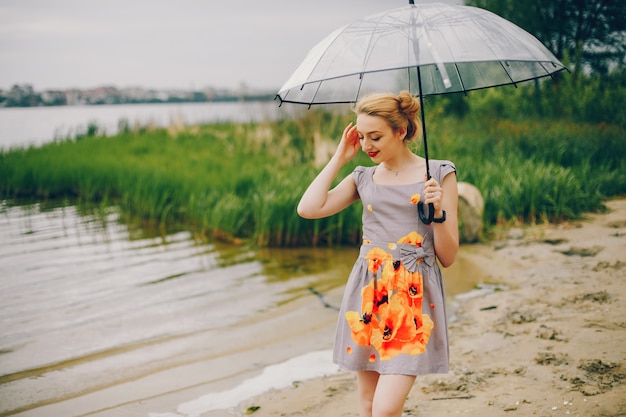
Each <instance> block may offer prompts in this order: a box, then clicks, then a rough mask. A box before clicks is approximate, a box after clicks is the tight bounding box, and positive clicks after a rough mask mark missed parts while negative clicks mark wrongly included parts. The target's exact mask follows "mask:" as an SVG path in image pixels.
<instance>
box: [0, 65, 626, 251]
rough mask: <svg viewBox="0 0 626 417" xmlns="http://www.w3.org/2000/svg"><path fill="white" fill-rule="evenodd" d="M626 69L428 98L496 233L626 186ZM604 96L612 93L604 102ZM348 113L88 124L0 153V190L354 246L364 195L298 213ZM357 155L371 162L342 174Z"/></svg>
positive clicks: (437, 154) (227, 234) (431, 129)
mask: <svg viewBox="0 0 626 417" xmlns="http://www.w3.org/2000/svg"><path fill="white" fill-rule="evenodd" d="M625 78H626V77H625V76H624V75H623V74H621V75H619V74H618V75H617V76H615V78H614V81H615V82H614V83H612V84H611V87H610V88H608V87H604V88H592V87H591V86H593V85H600V87H602V86H604V85H606V84H604V83H600V82H599V81H598V80H596V79H594V78H589V79H586V80H584V83H585V84H583V85H581V84H580V83H581V82H582V81H580V80H578V81H576V83H577V84H576V85H573V82H572V84H571V85H570V84H569V83H570V82H569V81H562V82H561V83H545V84H542V85H540V84H537V85H533V84H532V83H531V84H530V85H528V86H527V87H525V88H519V89H514V88H510V89H509V88H506V87H502V88H497V89H490V90H485V91H479V92H473V93H471V94H470V95H469V96H468V97H467V98H465V97H463V96H450V97H446V96H443V97H437V98H428V99H427V101H426V115H427V126H428V138H429V151H430V156H431V158H433V159H450V160H453V161H454V162H455V163H456V165H457V168H458V180H459V181H465V182H469V183H472V184H474V185H475V186H477V187H478V188H479V189H480V190H481V192H482V193H483V196H484V198H485V203H486V206H485V214H484V220H485V224H486V228H487V229H489V228H490V227H492V226H494V225H496V224H511V223H516V222H544V221H551V222H558V221H562V220H565V219H574V218H578V217H580V216H581V215H583V214H584V213H585V212H590V211H596V210H600V209H602V202H603V201H604V200H606V199H607V198H611V197H614V196H623V195H626V140H625V136H624V128H625V127H626V121H625V120H624V115H623V110H622V109H624V108H626V105H625V101H626V100H625V97H626V82H625V81H624V80H625ZM583 92H584V94H583ZM607 94H610V95H611V97H612V102H611V103H605V102H603V101H602V100H600V99H598V96H597V95H600V96H602V95H607ZM596 108H599V110H597V109H596ZM612 109H615V110H612ZM353 118H354V116H353V115H351V114H339V113H331V112H328V111H324V110H319V109H313V110H310V111H308V112H306V113H305V115H304V116H303V117H302V118H299V119H297V120H280V121H277V122H267V123H256V124H229V123H219V124H212V125H206V126H194V127H189V128H185V129H183V130H178V131H176V130H174V128H170V129H152V128H149V127H144V128H141V129H136V130H132V129H130V128H126V129H125V130H124V131H123V132H122V133H120V134H119V135H116V136H113V137H102V136H100V135H99V134H98V129H97V127H94V126H92V127H91V128H90V129H89V130H88V131H87V132H86V133H85V134H83V135H81V136H80V137H76V138H71V139H67V140H64V141H58V142H55V143H51V144H47V145H45V146H42V147H38V148H28V149H12V150H9V151H4V152H2V153H0V178H1V179H2V182H1V183H0V199H2V200H5V201H6V202H7V203H8V204H16V203H18V201H24V199H26V200H31V201H32V200H36V201H56V200H59V199H61V200H63V199H65V200H66V201H68V202H69V203H72V204H73V203H78V204H79V205H80V206H81V207H100V208H106V207H110V206H116V207H119V209H120V212H121V213H122V216H123V219H124V220H125V221H127V222H128V223H129V224H132V225H140V226H141V227H142V228H144V229H152V230H155V231H157V232H159V233H167V232H171V231H174V230H181V229H186V230H191V231H193V232H194V233H195V234H196V236H198V237H206V238H208V239H215V238H217V239H224V240H227V241H238V240H240V239H243V240H246V241H248V242H250V243H252V244H255V245H259V246H306V245H338V244H355V243H357V242H358V241H359V238H360V205H358V204H355V205H353V206H352V207H350V208H349V209H348V210H345V211H344V212H342V213H340V214H338V215H336V216H333V217H331V218H328V219H321V220H316V221H310V220H303V219H300V218H299V217H298V215H297V214H296V212H295V207H296V205H297V202H298V200H299V198H300V195H301V194H302V192H303V191H304V189H305V188H306V187H307V185H308V183H309V182H310V181H311V179H312V178H313V177H314V176H315V175H316V173H317V172H318V171H319V169H320V167H319V166H317V167H316V166H315V165H314V161H315V155H316V153H318V154H319V153H320V152H321V151H322V149H323V146H320V143H322V144H323V143H325V142H326V143H327V142H328V141H330V140H332V141H334V143H336V141H337V139H338V138H339V137H340V135H341V132H342V130H343V128H344V126H345V125H346V124H347V122H348V121H349V120H353ZM331 148H332V146H331ZM359 164H361V165H368V164H370V161H369V158H367V157H366V156H365V155H361V156H359V157H358V158H357V159H356V160H355V161H353V163H352V164H350V166H346V167H344V172H343V174H344V175H347V174H348V173H349V172H350V171H351V170H352V169H353V168H354V166H356V165H359ZM487 231H488V230H487Z"/></svg>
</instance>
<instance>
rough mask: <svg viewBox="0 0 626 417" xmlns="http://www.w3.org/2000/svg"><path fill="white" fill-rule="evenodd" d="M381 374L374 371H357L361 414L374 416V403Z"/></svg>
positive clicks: (363, 416)
mask: <svg viewBox="0 0 626 417" xmlns="http://www.w3.org/2000/svg"><path fill="white" fill-rule="evenodd" d="M379 377H380V374H379V373H378V372H374V371H358V372H357V373H356V381H357V389H358V395H359V416H360V417H372V404H373V403H374V394H375V393H376V385H377V383H378V378H379Z"/></svg>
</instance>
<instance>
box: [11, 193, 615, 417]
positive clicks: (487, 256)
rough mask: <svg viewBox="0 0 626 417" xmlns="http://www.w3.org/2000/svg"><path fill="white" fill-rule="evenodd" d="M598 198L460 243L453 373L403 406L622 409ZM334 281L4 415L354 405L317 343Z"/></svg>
mask: <svg viewBox="0 0 626 417" xmlns="http://www.w3.org/2000/svg"><path fill="white" fill-rule="evenodd" d="M607 206H608V207H609V211H608V212H607V213H604V214H593V215H589V216H588V218H587V219H586V220H584V221H578V222H570V223H565V224H562V225H556V226H555V225H539V226H531V227H523V228H520V229H510V230H504V231H502V236H500V237H498V238H496V239H495V240H493V241H492V242H490V243H488V244H479V245H472V246H466V247H464V257H463V259H464V260H463V261H461V262H460V264H459V265H460V267H461V268H463V269H464V270H465V271H467V274H468V282H475V280H476V279H477V278H480V280H482V281H484V282H485V283H487V284H490V285H485V286H483V289H482V290H480V291H474V292H470V293H467V294H464V295H461V296H457V297H450V298H449V300H448V301H449V303H450V307H451V309H450V311H451V319H452V323H451V326H450V336H451V358H452V362H451V372H450V373H449V374H447V375H429V376H424V377H420V378H418V380H417V381H416V383H415V385H414V388H413V390H412V392H411V394H410V396H409V399H408V401H407V403H406V407H405V416H434V415H437V416H457V415H459V416H460V415H468V416H477V415H480V416H486V417H495V416H502V415H507V416H508V415H511V416H514V415H517V416H530V415H538V416H552V415H554V416H557V415H571V416H580V417H593V416H598V417H599V416H624V415H626V414H625V413H626V411H624V410H626V338H625V336H626V199H620V200H614V201H609V202H608V203H607ZM477 265H478V266H480V267H477ZM457 268H459V266H457ZM457 272H458V269H457V270H452V273H457ZM445 276H446V271H444V279H445ZM341 291H342V288H336V289H333V290H329V291H327V292H324V293H323V294H320V295H319V296H318V295H315V294H311V295H310V296H309V297H301V298H298V299H296V300H295V301H292V302H289V303H286V304H284V305H281V306H279V307H278V308H277V309H272V310H271V311H266V312H262V313H260V314H259V315H258V316H257V317H255V318H254V319H253V320H248V321H247V322H245V323H240V324H238V329H237V331H233V332H229V333H228V334H227V335H220V334H207V335H205V337H203V338H202V339H201V340H200V339H198V340H190V350H192V351H193V352H195V353H196V355H195V356H194V355H189V361H188V362H187V363H181V364H179V365H178V366H176V367H165V366H164V368H163V370H162V371H160V372H156V373H154V372H152V373H149V374H146V375H144V376H140V377H137V378H134V379H132V380H126V381H125V382H122V383H117V384H114V385H111V386H109V387H104V388H101V389H98V390H97V391H93V392H90V393H85V394H84V395H81V396H79V397H76V398H71V399H68V400H65V401H61V402H56V403H53V404H49V405H42V406H41V407H39V408H36V409H33V410H30V411H27V412H24V413H21V414H16V415H20V416H87V415H89V416H98V417H113V416H116V417H125V416H133V417H136V416H146V417H191V416H197V417H217V416H233V415H235V416H243V415H248V414H251V415H254V416H259V417H263V416H302V415H306V416H312V417H328V416H358V413H357V403H356V392H355V379H354V375H353V374H352V373H349V372H343V371H339V370H337V369H336V368H335V367H333V366H332V364H330V358H329V356H328V355H327V352H328V351H329V350H330V349H331V347H332V336H333V332H334V327H335V322H336V316H337V311H336V310H335V309H334V308H333V307H334V306H337V305H338V304H339V300H340V298H341ZM203 345H205V346H209V347H210V349H206V351H207V352H208V353H207V354H206V355H204V356H203V355H200V354H199V353H198V352H200V351H201V350H202V349H201V347H202V346H203ZM226 352H227V353H228V354H226ZM218 353H219V354H218ZM181 354H185V355H188V353H181ZM294 358H296V359H298V358H299V359H300V361H297V362H286V361H289V360H294ZM220 375H224V377H223V378H220ZM75 384H77V385H80V384H81V381H80V380H77V381H75ZM238 397H239V398H238Z"/></svg>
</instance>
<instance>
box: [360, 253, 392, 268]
mask: <svg viewBox="0 0 626 417" xmlns="http://www.w3.org/2000/svg"><path fill="white" fill-rule="evenodd" d="M365 259H367V270H368V271H370V272H371V273H372V274H376V273H377V272H378V269H379V268H380V267H381V266H382V265H383V262H385V261H391V260H392V258H391V254H390V253H389V252H387V251H385V250H383V249H380V248H372V249H370V251H369V252H368V253H367V255H366V256H365Z"/></svg>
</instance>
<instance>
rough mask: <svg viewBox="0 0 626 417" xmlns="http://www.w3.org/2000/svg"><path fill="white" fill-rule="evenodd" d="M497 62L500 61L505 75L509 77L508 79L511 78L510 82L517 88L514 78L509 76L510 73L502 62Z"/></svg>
mask: <svg viewBox="0 0 626 417" xmlns="http://www.w3.org/2000/svg"><path fill="white" fill-rule="evenodd" d="M499 62H500V66H501V67H502V70H503V71H504V73H505V74H506V76H507V77H508V78H509V80H511V84H513V85H514V86H515V88H517V83H516V82H515V80H513V78H511V74H509V72H508V71H507V70H506V68H505V67H504V63H503V62H502V61H499Z"/></svg>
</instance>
